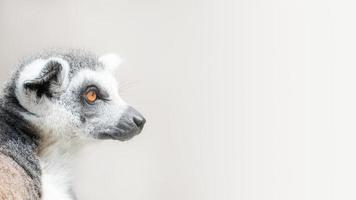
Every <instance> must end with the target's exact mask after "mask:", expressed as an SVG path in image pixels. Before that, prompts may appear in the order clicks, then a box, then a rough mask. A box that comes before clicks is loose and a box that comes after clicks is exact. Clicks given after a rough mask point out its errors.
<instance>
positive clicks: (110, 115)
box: [15, 55, 145, 141]
mask: <svg viewBox="0 0 356 200" xmlns="http://www.w3.org/2000/svg"><path fill="white" fill-rule="evenodd" d="M119 64H120V60H119V58H118V57H117V56H115V55H108V56H103V57H100V58H98V59H97V58H96V57H88V56H83V55H81V57H80V59H79V58H76V57H75V56H73V55H71V56H68V55H67V56H64V55H61V56H51V57H46V58H37V59H34V60H32V61H31V62H28V63H27V64H26V65H24V66H23V67H22V68H21V69H20V70H19V72H18V77H17V79H16V90H15V92H16V97H17V99H18V101H19V103H20V104H21V105H22V106H23V107H24V108H25V109H26V110H27V111H28V112H26V113H25V114H24V116H25V118H26V119H28V120H29V121H30V122H32V123H33V124H34V125H35V126H36V127H37V128H38V129H39V132H41V134H43V135H44V136H49V137H50V136H53V137H70V138H72V137H76V138H97V139H115V140H122V141H123V140H128V139H130V138H132V137H133V136H135V135H137V134H139V133H140V132H141V130H142V128H143V126H144V124H145V119H144V117H143V116H142V115H141V114H140V113H139V112H138V111H136V110H135V109H134V108H132V107H131V106H129V105H128V104H126V103H125V102H124V101H123V100H122V99H121V97H120V96H119V93H118V83H117V81H116V79H115V77H114V76H113V69H114V68H116V67H117V66H118V65H119Z"/></svg>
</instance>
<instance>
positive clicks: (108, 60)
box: [99, 54, 123, 72]
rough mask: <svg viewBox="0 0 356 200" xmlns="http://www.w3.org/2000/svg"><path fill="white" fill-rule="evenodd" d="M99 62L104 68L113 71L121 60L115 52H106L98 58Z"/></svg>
mask: <svg viewBox="0 0 356 200" xmlns="http://www.w3.org/2000/svg"><path fill="white" fill-rule="evenodd" d="M99 62H100V63H102V64H103V65H104V68H105V69H108V70H109V71H111V72H115V71H116V70H117V68H118V67H119V66H120V65H121V64H122V62H123V60H122V59H121V58H120V57H119V56H118V55H116V54H106V55H103V56H101V57H100V58H99Z"/></svg>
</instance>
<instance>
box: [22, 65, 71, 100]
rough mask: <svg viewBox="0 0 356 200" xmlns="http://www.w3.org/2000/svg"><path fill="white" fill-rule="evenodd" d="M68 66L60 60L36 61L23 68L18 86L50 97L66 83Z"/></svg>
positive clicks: (39, 95) (40, 95)
mask: <svg viewBox="0 0 356 200" xmlns="http://www.w3.org/2000/svg"><path fill="white" fill-rule="evenodd" d="M68 72H69V64H68V62H67V61H65V60H63V59H61V58H49V59H46V60H43V59H38V60H35V61H34V62H32V63H30V64H29V65H27V66H25V67H24V69H23V71H22V72H21V73H20V77H19V80H18V81H19V82H18V86H20V87H21V86H22V88H23V89H24V90H25V91H30V92H31V93H35V94H36V96H37V97H42V96H43V95H45V96H47V97H49V98H50V97H52V96H53V95H54V94H55V93H58V92H60V91H61V89H62V88H63V85H64V84H65V83H66V82H67V78H68V77H67V76H68Z"/></svg>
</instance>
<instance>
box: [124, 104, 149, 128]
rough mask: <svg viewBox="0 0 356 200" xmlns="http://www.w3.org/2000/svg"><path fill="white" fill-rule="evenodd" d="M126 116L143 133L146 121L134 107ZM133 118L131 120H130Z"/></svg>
mask: <svg viewBox="0 0 356 200" xmlns="http://www.w3.org/2000/svg"><path fill="white" fill-rule="evenodd" d="M126 114H127V116H128V118H129V120H130V121H131V122H133V124H135V125H136V126H137V128H138V129H139V130H140V131H141V130H142V129H143V126H144V125H145V123H146V119H145V118H144V117H143V116H142V115H141V113H139V112H138V111H137V110H136V109H134V108H133V107H131V106H130V107H128V109H127V110H126ZM130 118H131V119H130Z"/></svg>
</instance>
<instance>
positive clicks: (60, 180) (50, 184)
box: [39, 138, 82, 200]
mask: <svg viewBox="0 0 356 200" xmlns="http://www.w3.org/2000/svg"><path fill="white" fill-rule="evenodd" d="M81 146H82V144H81V143H80V142H79V141H78V140H76V139H71V140H68V139H55V140H54V139H48V138H47V139H46V140H43V141H42V143H41V144H40V149H39V150H40V151H39V156H40V163H41V168H42V188H43V197H44V198H43V199H44V200H47V199H48V200H52V199H54V200H55V199H58V200H59V199H61V200H62V199H63V200H71V199H73V191H72V175H71V169H72V163H73V162H72V160H73V157H74V154H76V152H77V151H78V150H79V149H80V147H81Z"/></svg>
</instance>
